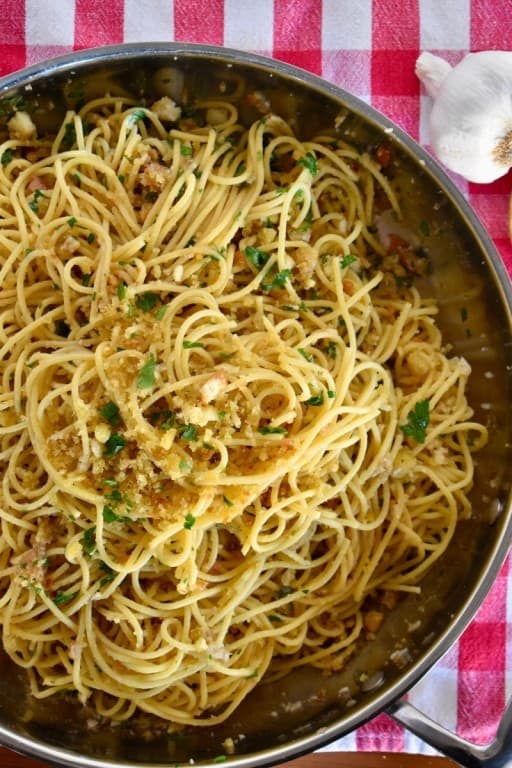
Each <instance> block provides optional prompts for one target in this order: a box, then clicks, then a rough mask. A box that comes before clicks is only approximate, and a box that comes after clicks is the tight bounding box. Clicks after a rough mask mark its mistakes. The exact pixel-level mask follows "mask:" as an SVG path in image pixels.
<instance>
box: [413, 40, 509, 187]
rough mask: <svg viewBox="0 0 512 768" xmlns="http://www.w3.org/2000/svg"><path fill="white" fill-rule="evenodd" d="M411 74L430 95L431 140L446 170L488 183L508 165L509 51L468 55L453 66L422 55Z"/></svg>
mask: <svg viewBox="0 0 512 768" xmlns="http://www.w3.org/2000/svg"><path fill="white" fill-rule="evenodd" d="M416 74H417V76H418V77H419V79H420V80H421V82H422V83H423V84H424V86H425V89H426V91H427V93H428V94H429V95H431V96H432V97H433V99H434V104H433V106H432V112H431V114H430V122H429V132H430V144H431V146H432V149H433V150H434V152H435V154H436V155H437V157H438V158H439V159H440V160H441V162H443V163H444V164H445V165H446V166H447V168H449V169H450V170H452V171H455V172H456V173H459V174H460V175H461V176H464V177H465V178H466V179H468V180H469V181H474V182H477V183H482V184H485V183H488V182H491V181H494V180H495V179H498V178H500V176H504V175H505V174H506V173H507V171H508V169H509V168H510V167H511V166H512V52H509V51H481V52H479V53H470V54H468V55H467V56H466V57H465V58H464V59H462V61H460V62H459V63H458V64H457V65H456V66H455V67H451V66H450V64H448V62H446V61H444V60H443V59H441V58H440V57H439V56H434V55H432V54H431V53H426V52H425V53H422V54H421V56H419V58H418V59H417V61H416Z"/></svg>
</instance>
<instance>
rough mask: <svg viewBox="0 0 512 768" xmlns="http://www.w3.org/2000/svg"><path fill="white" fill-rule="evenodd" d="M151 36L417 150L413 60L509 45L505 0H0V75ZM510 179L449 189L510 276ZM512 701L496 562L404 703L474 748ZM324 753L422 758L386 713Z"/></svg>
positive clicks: (508, 627) (420, 123) (511, 577)
mask: <svg viewBox="0 0 512 768" xmlns="http://www.w3.org/2000/svg"><path fill="white" fill-rule="evenodd" d="M157 40H167V41H172V40H179V41H188V42H200V43H209V44H217V45H225V46H228V47H232V48H239V49H243V50H249V51H253V52H255V53H259V54H263V55H267V56H272V57H274V58H277V59H282V60H285V61H287V62H289V63H292V64H295V65H298V66H300V67H303V68H305V69H307V70H310V71H312V72H314V73H315V74H318V75H322V76H323V77H324V78H325V79H327V80H329V81H332V82H334V83H336V84H338V85H340V86H341V87H343V88H345V89H346V90H348V91H351V92H352V93H354V94H355V95H356V96H359V97H360V98H362V99H363V100H365V101H368V102H370V103H371V104H372V105H373V106H374V107H376V108H377V109H379V110H380V111H381V112H383V113H384V114H385V115H387V116H388V117H389V118H391V119H392V120H394V121H395V122H396V123H398V124H399V125H400V126H401V127H402V128H403V129H404V130H405V131H407V132H408V133H409V134H410V135H411V136H412V137H413V138H415V139H416V140H418V141H419V142H420V143H421V144H423V145H424V146H427V148H428V130H427V117H428V111H429V107H430V100H429V98H428V97H427V96H426V95H425V94H424V93H423V92H422V90H421V89H420V85H419V83H418V80H417V79H416V77H415V75H414V63H415V60H416V58H417V56H418V54H419V53H420V52H421V51H423V50H428V51H431V52H433V53H436V54H438V55H441V56H444V57H445V58H446V59H447V60H449V61H450V62H451V63H452V64H453V63H456V62H457V61H458V60H459V59H460V58H462V56H463V55H465V54H466V53H467V52H469V51H479V50H489V49H500V50H512V0H174V1H173V0H0V75H3V74H7V73H9V72H11V71H13V70H15V69H19V68H21V67H23V66H25V65H29V64H33V63H35V62H37V61H40V60H42V59H46V58H49V57H52V56H56V55H59V54H63V53H67V52H70V51H72V50H76V49H79V48H88V47H93V46H97V45H107V44H113V43H121V42H134V41H157ZM511 178H512V176H511V174H510V173H509V174H508V176H506V177H505V178H503V179H501V180H500V181H498V182H496V183H494V184H491V185H481V186H478V185H475V184H467V183H466V182H464V181H463V180H462V179H460V178H458V177H455V182H456V183H457V184H458V185H459V186H460V188H461V189H462V191H463V192H464V194H466V195H467V197H468V198H469V200H470V202H471V203H472V205H473V206H474V208H475V209H476V211H477V213H478V214H479V215H480V217H481V219H482V221H483V222H484V224H485V226H486V227H487V229H488V231H489V233H490V235H491V236H492V238H493V239H494V241H495V243H496V245H497V247H498V250H499V252H500V254H501V256H502V258H503V261H504V263H505V264H506V266H507V268H508V270H509V273H510V274H511V275H512V247H511V245H510V241H509V239H508V231H507V207H508V198H509V196H510V193H511ZM511 695H512V568H511V567H510V565H509V563H508V562H507V563H506V564H505V566H504V567H503V569H502V571H501V573H500V575H499V577H498V579H497V581H496V582H495V584H494V587H493V589H492V590H491V593H490V594H489V596H488V598H487V599H486V601H485V603H484V604H483V606H482V608H481V610H480V611H479V612H478V614H477V616H476V618H475V619H474V621H473V622H472V624H471V625H470V627H469V628H468V629H467V630H466V632H465V633H464V634H463V636H462V637H461V639H460V641H459V642H458V643H457V645H456V646H455V647H454V648H453V649H452V650H451V651H450V652H449V653H448V655H447V656H446V657H445V658H444V659H443V660H442V661H441V662H439V663H438V664H437V665H436V667H435V668H434V669H433V670H432V671H431V672H430V673H429V674H428V675H427V676H426V677H425V678H424V680H423V681H422V682H420V683H419V684H417V685H416V686H415V687H414V689H413V690H412V691H411V693H410V700H411V701H412V703H414V704H416V705H418V706H419V707H420V708H422V709H424V710H425V711H427V712H428V713H430V714H431V715H434V716H435V717H436V718H437V719H439V720H440V721H441V722H442V723H443V724H444V725H445V726H446V727H448V728H451V729H452V730H456V731H457V732H458V733H459V734H460V735H462V736H465V737H466V738H468V739H470V740H473V741H476V742H479V743H482V742H486V741H488V740H489V739H490V738H491V737H492V736H493V734H494V732H495V729H496V725H497V722H498V720H499V717H500V715H501V713H502V711H503V708H504V704H505V701H506V699H508V698H509V697H510V696H511ZM330 749H347V750H383V751H384V750H390V751H409V752H428V751H430V750H429V748H426V747H425V745H423V744H422V743H421V742H420V741H419V740H418V739H416V738H414V737H413V736H411V735H410V734H407V733H406V732H404V730H403V729H402V728H401V727H399V726H398V725H397V724H395V723H394V722H393V721H392V720H391V719H390V718H388V717H387V716H386V715H381V716H379V717H377V718H375V719H374V720H373V721H372V722H371V723H369V724H368V725H366V726H364V727H362V728H360V729H359V730H358V731H356V732H355V733H353V734H351V735H349V736H347V737H345V738H343V739H342V740H340V741H338V742H336V743H334V744H333V745H331V747H330Z"/></svg>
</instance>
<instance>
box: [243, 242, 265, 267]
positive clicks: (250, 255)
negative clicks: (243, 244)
mask: <svg viewBox="0 0 512 768" xmlns="http://www.w3.org/2000/svg"><path fill="white" fill-rule="evenodd" d="M244 255H245V258H246V259H247V261H249V262H250V263H251V264H252V265H253V267H256V269H257V270H258V271H259V270H260V269H263V267H264V266H265V264H266V263H267V261H268V260H269V258H270V254H268V253H267V252H266V251H262V250H261V249H260V248H254V247H253V246H252V245H248V246H247V248H245V249H244Z"/></svg>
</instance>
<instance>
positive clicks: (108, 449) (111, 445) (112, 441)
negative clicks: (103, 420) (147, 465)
mask: <svg viewBox="0 0 512 768" xmlns="http://www.w3.org/2000/svg"><path fill="white" fill-rule="evenodd" d="M125 446H126V440H125V439H124V437H123V436H122V435H120V434H118V433H117V432H113V433H112V434H111V435H110V437H109V438H108V440H107V442H106V443H105V450H104V452H103V455H104V456H116V455H117V454H118V453H119V452H120V451H122V450H123V448H124V447H125Z"/></svg>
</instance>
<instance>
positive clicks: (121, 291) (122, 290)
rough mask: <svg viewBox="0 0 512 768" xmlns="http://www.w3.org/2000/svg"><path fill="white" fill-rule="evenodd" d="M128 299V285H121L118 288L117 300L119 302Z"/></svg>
mask: <svg viewBox="0 0 512 768" xmlns="http://www.w3.org/2000/svg"><path fill="white" fill-rule="evenodd" d="M125 297H126V283H119V285H118V286H117V298H118V299H119V301H124V299H125Z"/></svg>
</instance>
